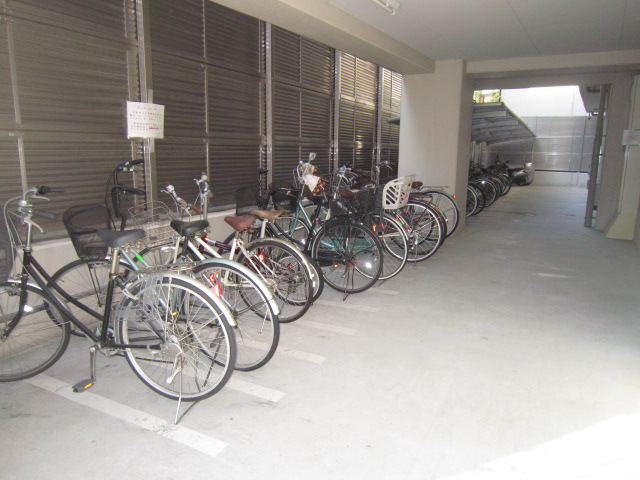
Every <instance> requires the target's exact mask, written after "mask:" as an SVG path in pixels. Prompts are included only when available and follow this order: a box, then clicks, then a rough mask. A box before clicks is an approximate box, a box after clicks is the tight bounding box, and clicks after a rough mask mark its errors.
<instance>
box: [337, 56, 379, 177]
mask: <svg viewBox="0 0 640 480" xmlns="http://www.w3.org/2000/svg"><path fill="white" fill-rule="evenodd" d="M339 69H340V70H339V79H340V81H339V92H340V100H339V104H340V107H339V133H338V151H339V163H340V165H344V164H345V163H352V164H353V165H354V166H356V167H357V168H360V169H363V170H370V169H371V165H372V162H373V159H374V148H375V142H376V127H377V121H378V118H377V117H378V115H377V105H378V100H377V95H378V73H377V72H378V67H377V66H376V65H375V64H374V63H371V62H367V61H365V60H362V59H360V58H357V57H354V56H353V55H350V54H348V53H344V52H341V54H340V63H339Z"/></svg>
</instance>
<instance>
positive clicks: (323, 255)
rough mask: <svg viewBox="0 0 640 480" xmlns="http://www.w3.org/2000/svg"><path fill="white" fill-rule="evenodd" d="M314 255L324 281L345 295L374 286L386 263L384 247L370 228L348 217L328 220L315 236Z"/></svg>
mask: <svg viewBox="0 0 640 480" xmlns="http://www.w3.org/2000/svg"><path fill="white" fill-rule="evenodd" d="M311 256H312V257H313V259H314V260H316V261H317V262H318V265H319V266H320V269H321V270H322V274H323V276H324V281H325V282H326V283H327V284H328V285H329V286H330V287H331V288H333V289H335V290H338V291H340V292H343V293H344V294H350V293H359V292H364V291H365V290H367V289H368V288H370V287H371V286H373V285H374V284H375V283H376V281H377V280H378V278H379V277H380V274H381V273H382V265H383V256H384V255H383V246H382V244H381V243H380V240H379V239H378V237H377V235H376V234H375V233H374V232H373V231H371V230H370V229H369V228H367V227H365V226H363V225H360V224H358V223H351V222H350V221H349V220H343V219H337V220H330V221H328V222H327V223H326V224H325V225H324V227H323V228H322V229H321V230H320V232H319V233H318V236H317V237H316V238H315V240H314V242H313V245H312V250H311Z"/></svg>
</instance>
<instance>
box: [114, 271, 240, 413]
mask: <svg viewBox="0 0 640 480" xmlns="http://www.w3.org/2000/svg"><path fill="white" fill-rule="evenodd" d="M189 280H191V279H189ZM189 280H186V279H183V278H179V277H178V276H174V275H149V276H146V277H143V278H142V279H140V280H138V281H137V282H136V283H135V284H133V285H131V286H130V288H128V293H129V295H126V296H124V297H123V299H122V301H121V302H120V304H119V305H118V306H117V307H116V309H115V312H114V317H115V318H114V324H115V330H116V338H117V339H118V342H120V343H122V344H126V345H130V347H128V348H125V349H124V354H125V357H126V359H127V361H128V362H129V365H130V366H131V368H132V369H133V371H134V372H135V374H136V375H137V376H138V378H139V379H140V380H142V382H143V383H144V384H145V385H147V386H148V387H149V388H151V389H152V390H154V391H155V392H157V393H159V394H160V395H162V396H165V397H168V398H171V399H174V400H179V399H181V400H184V401H196V400H201V399H204V398H207V397H210V396H211V395H213V394H215V393H216V392H218V391H219V390H220V389H221V388H222V387H223V386H224V385H225V384H226V383H227V381H228V380H229V378H230V377H231V373H232V372H233V369H234V366H235V360H236V342H235V338H234V334H233V330H232V329H231V327H230V326H229V319H228V315H229V312H228V310H226V309H224V308H222V307H220V305H218V304H216V303H215V300H213V299H212V298H211V297H210V296H209V294H208V293H207V292H206V291H205V290H204V288H203V287H200V288H197V287H195V286H194V284H193V283H195V281H194V280H191V281H189Z"/></svg>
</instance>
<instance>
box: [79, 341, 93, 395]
mask: <svg viewBox="0 0 640 480" xmlns="http://www.w3.org/2000/svg"><path fill="white" fill-rule="evenodd" d="M97 353H98V348H97V347H96V346H95V345H93V346H92V347H91V348H90V349H89V364H90V366H89V368H90V369H91V378H87V379H85V380H80V381H79V382H78V383H76V384H75V385H74V386H73V391H74V392H76V393H80V392H84V391H85V390H88V389H90V388H91V387H93V385H94V384H95V383H96V354H97Z"/></svg>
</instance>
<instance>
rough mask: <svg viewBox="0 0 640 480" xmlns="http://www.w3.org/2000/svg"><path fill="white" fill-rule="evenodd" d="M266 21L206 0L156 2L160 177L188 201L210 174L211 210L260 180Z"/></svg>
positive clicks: (155, 80) (154, 44)
mask: <svg viewBox="0 0 640 480" xmlns="http://www.w3.org/2000/svg"><path fill="white" fill-rule="evenodd" d="M263 29H264V28H263V25H262V22H260V21H259V20H257V19H255V18H252V17H248V16H246V15H243V14H240V13H238V12H235V11H233V10H231V9H228V8H226V7H223V6H221V5H218V4H215V3H212V2H209V1H208V0H204V3H203V0H191V1H184V2H180V3H179V4H176V3H175V2H169V1H162V0H160V1H158V0H155V1H154V2H152V4H151V45H152V47H151V49H152V52H153V66H152V68H153V87H154V102H155V103H159V104H163V105H165V139H164V140H159V141H157V142H156V151H157V155H156V161H157V172H158V173H157V179H158V184H159V186H160V187H161V188H162V185H163V184H164V183H165V182H167V181H168V182H171V183H173V184H174V185H175V187H176V189H177V190H178V192H180V193H181V194H182V195H183V196H184V197H185V198H186V199H188V200H191V199H192V198H195V195H196V194H197V189H196V186H195V184H194V182H193V179H194V178H196V177H197V176H199V174H200V173H201V172H202V171H206V172H208V173H209V175H210V183H211V189H212V191H213V193H214V201H213V202H212V207H213V208H217V209H220V208H226V207H228V206H230V205H231V204H233V203H234V200H235V196H234V195H235V190H236V189H237V188H238V187H240V186H242V185H244V184H247V183H255V179H256V172H257V169H258V167H259V164H260V159H261V156H262V155H263V151H264V135H263V129H264V122H263V121H262V118H263V116H264V113H263V110H264V107H263V103H264V101H263V96H264V94H263V93H262V92H263V89H264V66H263V64H264V53H263V42H262V35H263Z"/></svg>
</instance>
